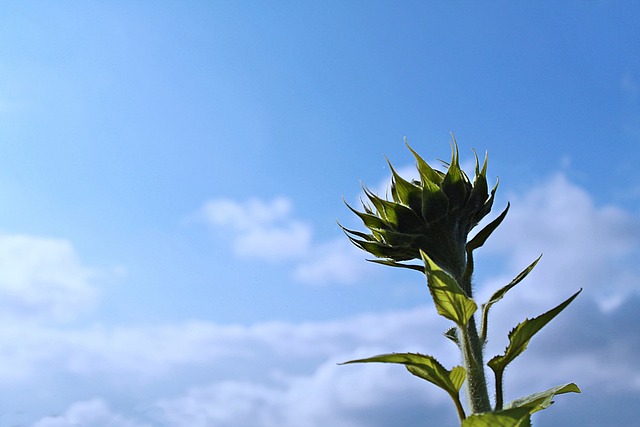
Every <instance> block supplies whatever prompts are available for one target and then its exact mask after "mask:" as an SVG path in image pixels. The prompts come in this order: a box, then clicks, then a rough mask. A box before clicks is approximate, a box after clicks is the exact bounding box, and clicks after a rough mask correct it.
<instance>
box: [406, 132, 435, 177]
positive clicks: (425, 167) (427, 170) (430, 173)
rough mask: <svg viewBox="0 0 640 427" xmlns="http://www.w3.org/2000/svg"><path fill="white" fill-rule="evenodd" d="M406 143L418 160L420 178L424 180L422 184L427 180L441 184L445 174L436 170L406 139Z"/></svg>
mask: <svg viewBox="0 0 640 427" xmlns="http://www.w3.org/2000/svg"><path fill="white" fill-rule="evenodd" d="M404 142H405V144H407V148H409V150H410V151H411V153H413V156H414V157H415V158H416V161H417V162H418V172H419V173H420V179H421V180H422V184H423V185H424V184H425V183H426V182H433V183H434V184H436V185H440V183H441V182H442V180H443V175H442V173H440V172H439V171H437V170H434V169H433V168H432V167H431V166H429V164H428V163H427V162H425V161H424V159H423V158H422V157H420V155H419V154H418V153H416V152H415V151H414V150H413V148H411V146H410V145H409V144H408V143H407V141H406V139H405V141H404Z"/></svg>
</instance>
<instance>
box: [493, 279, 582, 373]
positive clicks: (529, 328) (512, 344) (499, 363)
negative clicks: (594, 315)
mask: <svg viewBox="0 0 640 427" xmlns="http://www.w3.org/2000/svg"><path fill="white" fill-rule="evenodd" d="M580 292H582V289H580V290H579V291H578V292H576V293H575V294H573V295H572V296H571V297H570V298H569V299H567V300H566V301H564V302H563V303H562V304H560V305H558V306H557V307H555V308H553V309H551V310H549V311H547V312H546V313H544V314H541V315H540V316H538V317H535V318H533V319H526V320H525V321H524V322H522V323H520V324H519V325H518V326H516V327H515V328H513V329H512V330H511V332H509V345H508V346H507V348H506V350H505V352H504V354H503V355H502V356H495V357H494V358H493V359H491V360H490V361H489V363H487V365H489V367H490V368H491V369H492V370H493V371H494V372H496V373H497V372H503V371H504V369H505V368H506V367H507V365H508V364H509V363H511V362H512V361H513V359H515V358H516V357H518V356H519V355H520V354H522V352H524V351H525V350H526V348H527V345H528V344H529V341H530V340H531V338H532V337H533V336H534V335H535V334H536V333H537V332H538V331H539V330H540V329H542V328H543V327H544V326H545V325H546V324H547V323H549V322H550V321H551V320H552V319H553V318H554V317H556V316H557V315H558V314H559V313H560V312H561V311H562V310H564V309H565V308H566V307H567V306H568V305H569V304H570V303H571V301H573V300H574V299H575V298H576V297H577V296H578V294H579V293H580Z"/></svg>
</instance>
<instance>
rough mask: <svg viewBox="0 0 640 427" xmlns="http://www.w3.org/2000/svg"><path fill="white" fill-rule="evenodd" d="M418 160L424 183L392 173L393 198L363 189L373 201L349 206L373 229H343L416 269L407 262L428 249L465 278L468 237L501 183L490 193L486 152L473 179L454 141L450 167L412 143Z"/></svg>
mask: <svg viewBox="0 0 640 427" xmlns="http://www.w3.org/2000/svg"><path fill="white" fill-rule="evenodd" d="M407 147H408V148H409V150H411V152H412V153H413V155H414V156H415V158H416V161H417V169H418V172H419V174H420V180H419V181H415V180H413V181H407V180H405V179H404V178H402V177H401V176H400V175H398V174H397V173H396V171H395V169H394V168H393V166H392V165H391V164H390V163H389V166H390V168H391V172H392V181H391V199H390V200H388V199H386V198H381V197H378V196H377V195H375V194H373V193H372V192H371V191H369V190H368V189H366V188H365V189H364V191H365V195H366V197H367V199H368V201H369V203H366V202H364V201H362V206H363V209H364V211H363V212H359V211H357V210H355V209H353V208H352V207H351V206H349V205H348V204H347V206H348V207H349V209H351V210H352V211H353V212H354V213H355V214H356V215H358V217H360V219H361V220H362V222H363V223H364V225H365V226H366V227H367V228H368V230H369V233H362V232H359V231H355V230H350V229H347V228H344V227H342V228H343V230H344V231H345V232H346V234H347V236H348V237H349V239H350V240H351V242H353V244H355V245H356V246H357V247H359V248H360V249H362V250H364V251H366V252H369V253H370V254H372V255H374V256H375V257H376V258H378V259H377V260H374V261H375V262H379V263H382V264H387V265H392V266H396V267H405V268H412V269H416V270H419V271H422V270H423V268H422V267H421V266H417V265H410V264H403V263H401V262H402V261H410V260H421V255H420V251H423V252H425V253H426V254H427V255H428V256H429V257H430V258H431V259H432V260H433V261H434V262H436V263H437V264H438V265H439V266H440V267H441V268H443V269H445V270H447V271H448V272H449V274H451V275H452V276H453V277H455V278H456V279H460V278H462V277H463V275H464V273H465V270H466V266H467V251H466V244H467V237H468V235H469V232H470V231H471V229H472V228H474V227H475V226H476V225H478V223H479V222H480V220H481V219H482V218H484V217H485V216H486V215H487V214H488V213H489V211H490V210H491V207H492V205H493V199H494V194H495V191H496V189H497V186H498V185H497V183H496V186H495V187H494V188H493V189H492V190H491V193H490V194H489V190H488V186H487V178H486V172H487V156H485V160H484V163H483V165H482V168H481V167H480V164H479V161H478V156H477V155H476V166H475V176H474V179H473V182H471V181H470V180H469V177H468V176H467V174H466V173H465V172H464V171H463V170H462V169H460V163H459V157H458V146H457V144H456V142H455V140H454V142H453V145H452V149H451V151H452V154H451V162H450V163H448V164H447V163H444V162H443V163H444V165H445V166H447V169H446V171H444V172H442V171H439V170H436V169H433V168H432V167H431V166H429V164H427V162H425V161H424V160H423V159H422V157H420V156H419V155H418V154H417V153H416V152H415V151H414V150H413V149H412V148H411V147H410V146H409V145H408V144H407Z"/></svg>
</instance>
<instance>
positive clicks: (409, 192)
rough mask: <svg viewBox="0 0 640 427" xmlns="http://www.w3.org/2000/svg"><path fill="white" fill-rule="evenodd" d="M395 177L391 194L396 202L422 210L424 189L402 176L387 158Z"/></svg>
mask: <svg viewBox="0 0 640 427" xmlns="http://www.w3.org/2000/svg"><path fill="white" fill-rule="evenodd" d="M387 163H388V164H389V168H390V169H391V173H392V176H393V179H392V181H391V196H392V197H393V200H395V201H396V202H399V203H402V204H404V205H405V206H408V207H410V208H411V209H413V210H416V211H420V209H421V206H422V190H421V188H420V187H418V186H417V185H414V184H412V183H411V182H409V181H407V180H405V179H404V178H402V177H401V176H400V175H398V173H397V172H396V170H395V169H394V168H393V166H392V165H391V162H389V160H388V159H387Z"/></svg>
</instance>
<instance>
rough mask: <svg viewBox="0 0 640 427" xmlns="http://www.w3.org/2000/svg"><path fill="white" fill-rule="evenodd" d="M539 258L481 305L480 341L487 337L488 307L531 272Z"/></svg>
mask: <svg viewBox="0 0 640 427" xmlns="http://www.w3.org/2000/svg"><path fill="white" fill-rule="evenodd" d="M540 258H542V255H540V256H539V257H538V259H536V260H535V261H534V262H532V263H531V264H530V265H529V266H528V267H527V268H525V269H524V270H523V271H522V272H520V274H518V275H517V276H516V277H515V278H514V279H513V280H512V281H511V282H509V284H508V285H506V286H504V287H502V288H501V289H499V290H498V291H496V292H495V293H494V294H493V295H491V298H489V301H487V302H486V303H485V304H483V305H482V328H481V336H482V341H485V340H486V338H487V324H488V317H489V309H490V308H491V306H492V305H493V304H495V303H497V302H498V301H500V300H501V299H502V297H504V295H505V294H506V293H507V292H508V291H509V290H510V289H511V288H513V287H514V286H515V285H517V284H518V283H520V282H521V281H522V280H523V279H524V278H525V277H527V275H528V274H529V273H530V272H531V270H533V268H534V267H535V266H536V264H537V263H538V261H540Z"/></svg>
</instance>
